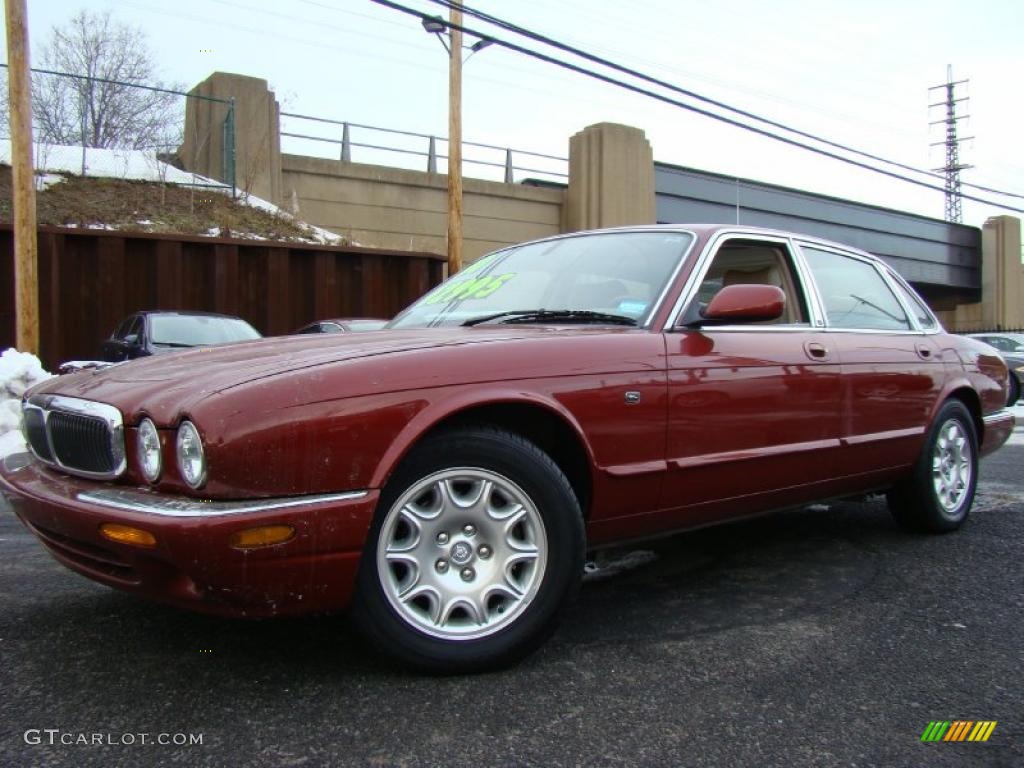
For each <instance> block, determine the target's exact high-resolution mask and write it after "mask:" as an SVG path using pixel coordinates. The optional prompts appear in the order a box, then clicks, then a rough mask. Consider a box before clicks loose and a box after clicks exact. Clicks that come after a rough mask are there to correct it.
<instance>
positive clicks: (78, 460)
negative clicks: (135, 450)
mask: <svg viewBox="0 0 1024 768" xmlns="http://www.w3.org/2000/svg"><path fill="white" fill-rule="evenodd" d="M22 414H23V416H24V419H25V433H26V437H27V438H28V442H29V445H30V446H31V448H32V452H33V453H34V454H35V455H36V457H37V458H39V460H40V461H43V462H46V463H47V464H51V465H53V466H56V467H58V468H60V469H63V470H65V471H66V472H69V473H70V474H74V475H82V476H84V477H95V478H103V479H109V478H114V477H117V476H118V475H120V474H121V473H122V472H124V470H125V458H124V429H123V426H122V423H121V412H120V411H118V410H117V409H116V408H114V407H112V406H109V405H106V404H104V403H96V402H93V401H91V400H81V399H79V398H74V397H60V396H54V395H50V396H47V395H37V396H35V397H32V398H30V399H29V400H27V401H26V402H24V403H22Z"/></svg>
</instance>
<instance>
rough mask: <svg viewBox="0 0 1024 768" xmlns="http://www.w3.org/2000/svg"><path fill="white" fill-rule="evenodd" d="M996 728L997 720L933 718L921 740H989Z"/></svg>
mask: <svg viewBox="0 0 1024 768" xmlns="http://www.w3.org/2000/svg"><path fill="white" fill-rule="evenodd" d="M995 729H996V721H995V720H954V721H952V722H950V721H949V720H932V721H931V722H930V723H928V727H927V728H925V729H924V733H922V734H921V741H988V737H989V736H991V735H992V731H994V730H995Z"/></svg>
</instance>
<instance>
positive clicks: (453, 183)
mask: <svg viewBox="0 0 1024 768" xmlns="http://www.w3.org/2000/svg"><path fill="white" fill-rule="evenodd" d="M448 19H449V21H450V22H451V25H452V26H451V27H450V28H449V29H450V34H451V44H450V46H449V48H448V276H449V277H451V276H452V275H454V274H456V273H457V272H458V271H459V270H460V269H462V30H461V29H459V27H461V26H462V10H461V9H460V8H459V9H457V7H456V6H455V5H454V4H453V7H452V8H451V11H450V15H449V17H448Z"/></svg>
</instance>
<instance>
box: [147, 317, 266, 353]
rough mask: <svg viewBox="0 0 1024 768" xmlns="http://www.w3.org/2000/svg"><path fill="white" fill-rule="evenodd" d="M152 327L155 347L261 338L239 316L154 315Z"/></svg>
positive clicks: (150, 322)
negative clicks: (157, 345) (159, 345)
mask: <svg viewBox="0 0 1024 768" xmlns="http://www.w3.org/2000/svg"><path fill="white" fill-rule="evenodd" d="M149 327H150V338H151V340H152V342H153V343H154V344H165V345H169V346H175V347H206V346H211V345H213V344H228V343H230V342H232V341H249V340H250V339H258V338H260V334H259V332H258V331H257V330H256V329H255V328H253V327H252V326H251V325H249V324H248V323H247V322H245V320H241V319H239V318H237V317H208V316H205V315H151V316H150V318H149Z"/></svg>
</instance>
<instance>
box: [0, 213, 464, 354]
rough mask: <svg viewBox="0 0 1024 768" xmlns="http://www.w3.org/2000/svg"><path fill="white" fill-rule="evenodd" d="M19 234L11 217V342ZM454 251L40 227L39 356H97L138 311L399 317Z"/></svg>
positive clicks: (1, 292)
mask: <svg viewBox="0 0 1024 768" xmlns="http://www.w3.org/2000/svg"><path fill="white" fill-rule="evenodd" d="M13 247H14V237H13V234H12V231H11V227H10V225H9V224H4V225H0V297H3V302H2V303H0V349H6V348H7V347H10V346H13V344H14V338H15V336H14V259H13ZM443 266H444V257H443V256H439V255H437V254H431V253H409V252H403V251H386V250H379V249H375V248H360V247H356V246H321V245H306V244H297V243H279V242H269V241H253V240H236V239H225V238H210V237H198V236H195V237H193V236H188V235H162V234H146V233H138V232H116V231H115V232H107V231H103V230H79V229H63V228H59V227H40V228H39V316H40V317H39V325H40V329H39V330H40V334H39V335H40V347H41V350H40V357H41V359H42V361H43V365H45V366H46V367H47V368H48V369H49V370H56V368H57V366H58V365H59V363H61V362H63V361H65V360H78V359H93V358H95V357H96V355H97V353H98V352H99V345H100V342H101V341H102V340H103V339H105V338H107V337H108V336H109V335H110V334H111V332H112V331H113V330H114V327H115V326H116V325H117V323H118V322H119V321H120V320H121V319H122V318H123V317H124V316H125V315H128V314H130V313H132V312H136V311H139V310H145V309H183V310H203V311H208V312H222V313H224V314H228V315H238V316H239V317H242V318H245V319H246V320H248V321H249V322H250V323H252V324H253V325H254V326H255V327H256V329H257V330H259V331H260V332H261V333H263V334H265V335H268V336H272V335H279V334H284V333H288V332H290V331H294V330H295V329H297V328H299V327H300V326H302V325H305V324H306V323H309V322H312V321H313V320H317V319H321V318H328V317H385V318H389V317H392V316H393V315H394V314H395V313H397V312H398V311H399V310H401V309H402V308H403V307H405V306H406V305H408V304H409V303H410V302H412V301H413V300H414V299H416V298H417V297H419V296H421V295H423V293H425V292H426V291H427V290H429V289H430V288H432V287H433V286H435V285H437V284H438V283H439V282H440V281H441V278H442V272H443Z"/></svg>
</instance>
